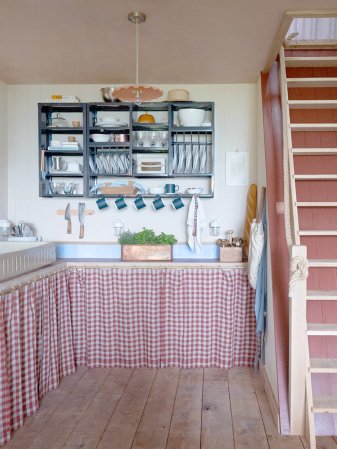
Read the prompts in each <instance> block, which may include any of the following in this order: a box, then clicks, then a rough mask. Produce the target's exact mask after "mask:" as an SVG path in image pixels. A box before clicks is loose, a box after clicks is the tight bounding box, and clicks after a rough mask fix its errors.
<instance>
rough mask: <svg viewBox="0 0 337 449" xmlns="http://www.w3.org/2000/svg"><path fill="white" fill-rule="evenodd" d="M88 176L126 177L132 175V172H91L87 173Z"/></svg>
mask: <svg viewBox="0 0 337 449" xmlns="http://www.w3.org/2000/svg"><path fill="white" fill-rule="evenodd" d="M89 176H90V177H92V178H110V177H111V178H126V177H128V178H129V177H130V176H133V175H132V173H99V174H93V173H89Z"/></svg>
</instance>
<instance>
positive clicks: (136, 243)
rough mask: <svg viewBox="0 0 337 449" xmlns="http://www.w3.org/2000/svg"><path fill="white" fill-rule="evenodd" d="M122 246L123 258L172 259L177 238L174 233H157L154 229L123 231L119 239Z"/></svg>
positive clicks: (145, 259)
mask: <svg viewBox="0 0 337 449" xmlns="http://www.w3.org/2000/svg"><path fill="white" fill-rule="evenodd" d="M118 241H119V243H120V244H121V246H122V260H125V261H135V260H138V261H142V260H144V261H147V260H149V261H151V260H152V261H163V260H172V245H174V244H175V243H177V239H176V238H175V236H174V235H172V234H165V233H164V232H162V233H161V234H155V232H154V231H153V230H152V229H147V228H144V229H143V230H142V231H140V232H136V233H134V232H130V231H126V232H123V233H122V234H121V235H120V236H119V239H118Z"/></svg>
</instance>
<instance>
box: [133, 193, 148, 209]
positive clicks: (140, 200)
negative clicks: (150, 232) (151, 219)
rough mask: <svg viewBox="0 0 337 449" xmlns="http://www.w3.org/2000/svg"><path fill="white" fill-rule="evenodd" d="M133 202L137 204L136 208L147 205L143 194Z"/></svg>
mask: <svg viewBox="0 0 337 449" xmlns="http://www.w3.org/2000/svg"><path fill="white" fill-rule="evenodd" d="M133 204H134V205H135V208H136V209H138V210H139V209H143V207H146V203H145V201H144V199H143V197H142V195H137V196H136V199H135V200H134V202H133Z"/></svg>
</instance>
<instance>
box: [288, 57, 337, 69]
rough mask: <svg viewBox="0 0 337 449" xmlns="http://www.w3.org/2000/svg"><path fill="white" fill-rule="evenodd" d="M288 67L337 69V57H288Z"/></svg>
mask: <svg viewBox="0 0 337 449" xmlns="http://www.w3.org/2000/svg"><path fill="white" fill-rule="evenodd" d="M284 61H285V65H286V67H336V66H337V57H336V56H286V57H285V58H284Z"/></svg>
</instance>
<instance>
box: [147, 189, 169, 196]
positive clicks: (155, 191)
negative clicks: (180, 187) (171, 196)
mask: <svg viewBox="0 0 337 449" xmlns="http://www.w3.org/2000/svg"><path fill="white" fill-rule="evenodd" d="M149 193H150V194H151V195H162V194H163V193H165V188H164V187H150V188H149Z"/></svg>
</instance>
